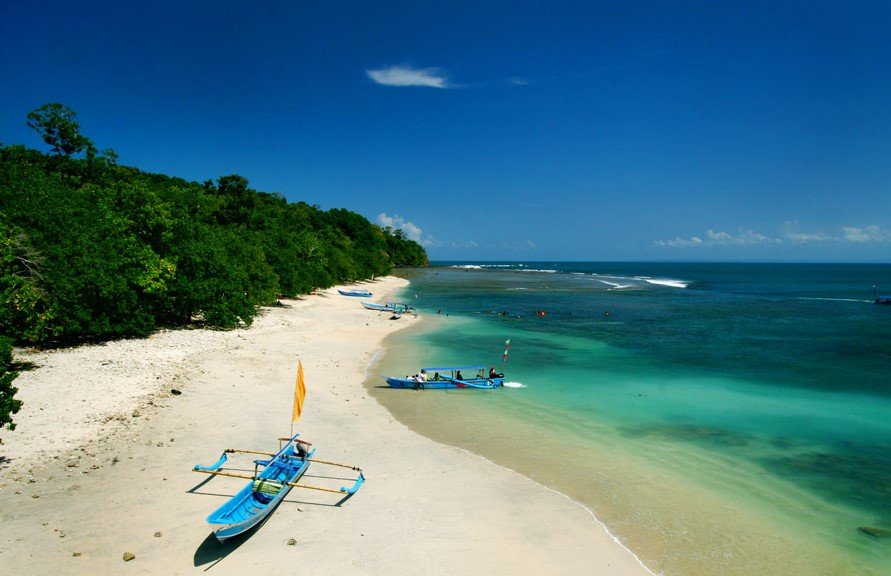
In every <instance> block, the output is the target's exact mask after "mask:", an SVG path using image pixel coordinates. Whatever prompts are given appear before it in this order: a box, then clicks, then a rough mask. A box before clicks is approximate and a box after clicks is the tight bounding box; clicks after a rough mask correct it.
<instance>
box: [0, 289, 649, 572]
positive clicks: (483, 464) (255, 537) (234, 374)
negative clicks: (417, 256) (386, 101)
mask: <svg viewBox="0 0 891 576" xmlns="http://www.w3.org/2000/svg"><path fill="white" fill-rule="evenodd" d="M407 284H408V282H407V281H405V280H402V279H397V278H393V277H388V278H386V279H384V280H378V281H377V282H374V283H371V284H367V285H366V287H369V288H371V289H372V290H373V291H374V292H375V294H376V296H375V298H374V300H378V299H383V298H385V297H386V293H388V292H392V291H395V290H397V289H399V288H401V287H403V286H405V285H407ZM379 293H380V294H379ZM413 320H414V319H413V318H409V317H404V318H403V319H402V320H400V321H399V323H398V324H397V323H396V322H391V321H389V319H388V316H381V315H377V314H373V313H369V312H368V311H366V310H364V309H362V308H361V307H360V306H359V305H358V302H357V301H356V299H350V298H346V297H340V296H338V295H337V293H336V290H335V289H334V288H332V289H329V290H326V291H324V292H323V293H322V294H321V295H320V296H318V297H316V296H307V297H306V298H305V299H303V300H297V301H288V302H286V303H285V305H284V306H283V307H281V308H270V309H265V310H264V311H263V314H261V315H259V316H258V318H257V319H256V321H255V323H254V325H253V326H252V327H251V328H249V329H243V330H236V331H232V332H212V331H180V332H176V333H174V334H176V335H179V336H178V337H179V338H182V339H183V340H182V341H180V340H177V336H173V337H171V336H167V335H166V334H169V333H165V334H162V335H159V336H158V338H155V339H154V340H153V339H152V338H149V339H146V340H140V341H123V343H121V342H114V343H109V344H107V345H101V346H95V347H88V348H84V349H83V351H81V350H82V348H83V347H82V348H78V349H72V350H69V351H50V352H40V353H38V354H39V355H42V356H40V362H43V364H41V365H40V366H38V367H36V368H34V369H32V370H28V371H26V372H23V373H22V375H21V376H20V377H19V379H17V380H16V385H17V386H18V387H19V388H20V390H21V392H20V394H22V396H21V397H22V399H23V400H25V401H26V404H25V406H23V409H22V412H20V413H19V417H18V418H17V422H18V423H19V429H18V430H17V431H16V432H12V433H10V432H7V431H4V434H3V436H4V441H5V444H3V445H2V446H0V455H2V456H5V457H7V458H10V460H8V461H6V462H4V463H3V465H2V468H0V526H2V527H3V532H2V534H0V562H2V564H3V565H4V567H6V569H8V570H9V571H10V573H16V574H30V573H44V572H47V571H50V570H58V571H59V572H61V573H65V574H94V573H97V572H100V571H102V572H115V573H116V572H117V571H120V570H122V568H121V566H122V565H126V569H127V570H130V571H136V572H137V573H142V574H181V573H187V572H193V571H194V572H198V571H202V572H203V571H206V570H208V569H209V568H211V567H212V568H213V569H214V572H216V573H222V574H236V573H238V574H240V573H243V571H244V570H245V569H257V568H258V567H261V566H263V565H264V563H270V562H276V563H279V562H281V561H288V562H300V563H301V565H302V566H303V567H304V569H305V570H307V571H308V572H310V573H322V572H326V573H356V574H358V573H368V572H369V571H371V572H373V573H381V572H384V571H386V572H387V573H393V574H414V573H417V572H418V571H419V570H420V571H423V572H425V573H441V574H452V573H455V572H458V571H460V572H465V573H469V574H483V573H491V572H493V571H496V572H498V571H502V572H503V571H506V570H511V571H513V572H518V573H527V574H532V573H540V572H542V571H545V572H553V571H554V570H558V571H560V572H569V571H578V572H584V573H589V574H629V575H631V574H647V573H648V572H647V571H646V570H644V569H643V568H642V567H641V566H640V565H639V564H638V562H637V561H635V559H634V558H633V557H632V555H631V554H630V553H628V552H627V551H626V549H625V548H624V547H622V546H621V545H619V546H617V545H616V542H615V541H614V540H613V539H612V538H611V537H610V536H609V535H608V533H607V532H606V531H605V530H602V529H601V525H600V523H599V520H598V521H596V522H592V521H591V519H592V518H594V517H593V515H591V514H590V511H587V510H583V509H581V507H580V506H579V505H577V504H576V503H574V502H573V501H571V500H570V499H569V498H568V497H566V496H564V495H563V494H560V493H557V492H555V491H553V490H551V489H550V488H547V487H544V486H543V485H540V484H537V483H535V482H534V481H532V480H530V479H528V478H526V477H525V476H522V475H520V474H518V473H516V472H513V471H512V470H509V469H506V468H502V467H500V466H497V465H495V464H493V463H491V462H490V461H488V460H486V459H485V458H483V457H481V456H477V455H475V454H471V453H469V452H467V451H464V450H461V449H457V448H453V447H450V446H446V445H442V444H439V443H437V442H435V441H433V440H430V439H428V438H425V437H422V436H420V435H418V434H417V433H415V432H413V431H411V430H410V429H408V428H407V427H406V426H404V425H402V424H401V423H399V422H397V421H395V420H394V419H393V418H392V417H391V414H390V413H389V411H388V410H387V409H386V408H384V407H383V406H382V405H381V404H379V403H378V402H377V401H376V400H375V399H373V398H371V397H370V396H369V395H368V394H367V391H366V389H365V387H364V385H363V382H364V381H365V373H366V372H367V369H368V366H369V364H370V362H371V359H372V357H373V356H375V355H376V354H377V353H379V351H380V349H381V347H382V343H383V340H384V338H385V337H386V335H388V334H390V333H392V332H395V331H396V330H397V329H399V328H401V327H403V326H405V325H408V324H410V323H411V322H412V321H413ZM171 338H172V340H171V341H170V342H168V344H171V346H172V349H168V350H167V354H166V356H165V354H164V353H160V351H161V350H163V349H164V348H163V346H161V343H162V342H166V341H167V340H165V339H171ZM198 341H200V342H201V346H197V345H196V344H194V343H195V342H198ZM190 342H191V343H192V344H189V343H190ZM97 351H98V352H99V353H98V354H97ZM66 352H67V354H66ZM109 354H113V355H115V356H114V357H113V358H111V360H112V361H110V362H108V363H107V364H102V360H103V359H102V357H104V356H105V357H107V356H108V355H109ZM79 355H83V357H78V356H79ZM298 358H300V359H302V361H303V364H304V371H305V373H306V381H307V397H306V404H305V406H304V413H303V416H302V418H301V420H300V422H298V423H297V424H296V429H297V430H298V431H300V432H301V435H302V437H303V438H305V439H308V440H310V441H312V442H314V443H315V445H316V446H317V447H318V448H319V449H320V452H319V455H320V457H321V458H325V459H329V460H336V461H341V462H345V463H350V464H358V465H361V466H362V468H363V469H364V470H365V471H366V476H367V478H368V482H367V483H366V485H365V486H363V488H362V489H361V490H360V491H359V492H358V493H357V494H356V495H355V496H354V497H353V498H352V499H351V500H349V501H348V502H346V503H345V504H344V505H343V506H342V507H332V502H331V501H330V499H326V498H325V495H321V496H317V495H315V494H307V492H309V491H307V490H302V491H300V490H293V491H292V492H291V494H289V496H288V498H286V500H285V502H283V504H282V505H281V506H280V507H279V509H278V510H277V511H276V512H275V513H274V514H272V515H271V517H270V518H269V521H268V522H267V523H266V524H264V525H263V526H262V527H260V529H259V530H257V531H256V532H254V533H252V534H251V536H250V537H249V538H246V539H244V540H241V541H238V542H235V543H233V544H230V545H219V544H217V543H216V541H215V539H214V538H213V536H212V535H210V532H211V530H210V526H209V525H207V524H206V523H205V521H204V518H205V517H206V516H207V515H208V514H209V513H210V512H211V511H212V510H213V509H214V508H215V507H217V506H219V505H220V504H221V503H222V502H224V501H225V500H226V498H227V497H228V496H229V495H231V494H233V493H234V492H235V491H237V490H238V489H239V488H240V487H241V485H242V484H243V482H241V481H235V480H231V479H223V478H217V479H214V480H213V481H212V482H209V483H208V482H204V480H205V479H204V478H195V475H194V474H193V473H191V467H192V466H193V465H194V464H196V463H207V462H209V461H211V460H214V459H216V457H217V456H218V455H219V453H220V452H221V451H222V449H223V448H227V447H231V446H237V447H241V448H253V449H268V448H269V447H270V444H271V443H272V440H273V439H274V438H277V437H279V436H281V435H282V433H283V432H284V431H285V430H286V427H287V425H288V420H289V419H290V410H291V402H290V400H291V395H292V394H293V386H294V376H295V371H296V363H297V359H298ZM18 359H19V360H20V361H22V360H23V361H28V360H29V358H27V357H25V358H18ZM97 360H99V362H98V366H96V365H95V364H97ZM105 360H108V358H105ZM33 361H34V362H35V364H37V363H38V362H37V358H36V357H35V358H34V360H33ZM85 362H86V363H85ZM90 362H92V363H93V364H94V365H90V364H89V363H90ZM143 362H146V363H148V364H143ZM146 366H148V367H149V368H152V369H154V370H155V371H152V370H148V371H147V370H146ZM109 367H111V368H109ZM113 369H117V370H118V371H119V372H120V373H119V374H117V376H116V377H117V380H116V381H114V382H113V383H112V384H111V385H110V386H111V389H117V388H119V387H122V386H125V387H126V386H127V383H129V388H128V390H129V391H131V392H134V393H133V395H132V397H128V398H130V399H129V400H127V401H126V402H130V404H127V405H126V408H124V407H123V405H120V406H118V405H116V403H115V401H114V400H113V399H112V401H111V404H112V406H111V408H110V409H108V410H105V409H104V407H103V405H102V404H101V403H90V402H92V401H95V399H94V400H91V401H88V400H87V399H86V398H83V397H78V396H77V394H78V393H80V392H81V391H80V388H79V387H86V388H87V389H90V386H89V385H90V384H93V385H94V386H96V387H98V389H100V390H101V389H102V388H101V385H100V384H99V383H98V382H99V381H100V380H101V381H102V382H103V383H106V384H107V382H105V381H106V380H107V379H108V378H109V377H110V375H109V372H112V371H114V370H113ZM128 370H132V371H133V374H128V372H127V371H128ZM146 376H148V378H146ZM128 378H130V379H129V380H128ZM40 379H43V380H40ZM72 379H75V382H73V383H72ZM38 380H39V381H40V384H39V386H40V387H41V388H45V390H43V392H45V393H47V395H48V397H49V398H55V399H56V400H57V401H58V404H50V403H47V404H45V405H38V404H36V403H35V400H34V396H33V395H32V394H31V392H30V391H26V390H28V389H29V388H30V387H31V386H32V384H33V383H34V382H36V381H38ZM112 380H114V378H112ZM141 386H144V387H146V388H148V389H149V391H148V392H147V393H143V390H144V389H143V388H142V387H141ZM171 388H177V389H179V390H180V391H181V392H182V393H181V394H180V395H172V394H171V393H170V391H169V390H170V389H171ZM100 395H101V394H100ZM105 398H106V399H108V398H109V395H108V394H105ZM133 398H136V399H137V401H136V404H135V406H134V404H133ZM66 403H67V405H66ZM72 404H74V405H75V406H77V407H78V408H81V410H80V411H78V410H76V409H75V410H72V409H71V405H72ZM79 405H83V406H79ZM88 406H89V408H88ZM60 407H61V408H62V410H61V411H59V412H57V413H54V414H50V413H49V412H48V411H50V412H51V411H53V410H59V408H60ZM115 407H117V408H118V409H117V411H116V412H115V410H114V408H115ZM40 408H43V410H40ZM84 409H86V410H84ZM84 412H86V414H84ZM38 413H41V414H42V415H40V416H39V415H38ZM75 413H77V414H79V415H80V416H81V417H82V419H83V418H86V419H87V420H88V422H89V417H90V414H93V420H92V423H93V424H95V425H96V426H97V427H96V428H90V427H89V426H88V427H87V428H90V429H89V430H88V431H87V432H86V433H85V434H86V435H85V436H77V437H76V438H74V439H72V438H70V437H67V436H66V434H62V433H60V425H59V423H58V422H59V421H64V417H65V415H66V414H68V415H71V416H73V415H75ZM109 416H111V417H110V418H109ZM106 418H108V419H107V420H105V421H104V422H103V420H104V419H106ZM39 420H44V421H45V423H46V424H45V426H44V427H43V430H42V433H39V434H36V433H35V430H36V429H37V428H38V425H37V424H35V423H36V422H38V421H39ZM63 426H64V430H65V431H66V432H71V433H74V432H77V431H78V430H79V428H78V427H76V426H73V425H65V424H63ZM29 429H30V431H29V432H28V434H31V435H34V438H36V440H34V442H37V444H34V445H33V446H32V451H31V455H30V456H27V455H23V453H22V451H21V450H19V452H16V450H17V448H15V447H14V446H16V445H17V444H14V442H16V440H17V439H18V438H20V437H23V436H25V435H26V434H25V431H26V430H29ZM77 438H86V439H87V442H85V443H84V442H82V441H81V440H78V439H77ZM49 440H53V442H52V443H51V444H50V442H49ZM40 442H42V445H41V444H40ZM78 443H81V445H80V446H77V444H78ZM37 446H41V449H37V448H36V447H37ZM11 454H17V455H16V456H15V458H14V459H13V458H11V457H10V455H11ZM37 463H40V465H38V464H37ZM308 474H311V475H314V476H316V477H317V478H314V479H313V481H312V482H311V483H312V484H319V482H320V480H319V478H318V477H319V476H321V478H322V479H324V478H326V477H327V478H328V479H329V480H333V481H334V482H341V481H342V479H341V478H339V476H338V475H337V474H333V475H332V473H331V471H330V470H325V469H323V468H320V467H312V468H311V469H310V471H309V472H308ZM332 476H333V478H331V477H332ZM308 483H309V480H308ZM297 492H299V494H298V493H297ZM594 519H595V520H596V518H594ZM292 538H293V539H294V540H295V541H296V543H295V544H294V545H288V541H289V540H290V539H292ZM125 552H132V553H133V554H135V556H136V558H135V559H134V560H133V561H131V562H129V563H126V564H125V563H124V561H123V560H122V554H123V553H125Z"/></svg>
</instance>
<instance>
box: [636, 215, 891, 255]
mask: <svg viewBox="0 0 891 576" xmlns="http://www.w3.org/2000/svg"><path fill="white" fill-rule="evenodd" d="M800 228H801V225H800V224H799V222H798V221H797V220H794V221H788V222H784V223H783V225H782V227H781V233H780V234H781V237H779V238H773V237H771V236H766V235H764V234H761V233H760V232H755V231H754V230H751V229H742V228H740V229H739V230H738V232H737V233H736V234H729V233H727V232H715V231H714V230H709V231H708V232H706V236H705V239H703V238H700V237H698V236H692V237H690V238H688V239H687V238H680V237H675V238H674V239H673V240H656V241H655V242H654V243H655V244H656V245H657V246H666V247H669V248H690V247H699V246H754V245H758V244H784V243H789V244H811V243H827V242H834V243H839V244H844V243H850V244H865V243H885V242H887V243H891V231H888V230H883V229H882V228H881V227H880V226H876V225H871V226H865V227H859V226H842V227H841V228H840V229H839V231H838V232H837V233H834V234H828V233H825V232H819V231H818V232H805V231H801V230H800Z"/></svg>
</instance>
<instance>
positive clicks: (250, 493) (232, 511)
mask: <svg viewBox="0 0 891 576" xmlns="http://www.w3.org/2000/svg"><path fill="white" fill-rule="evenodd" d="M309 456H311V454H309V455H307V456H303V457H301V456H298V455H297V454H296V453H295V451H294V449H293V447H291V446H289V447H288V449H287V450H286V451H285V452H284V453H283V454H282V455H280V456H277V457H276V458H275V459H274V460H272V461H271V462H269V463H268V464H266V467H265V468H264V470H263V472H262V473H261V474H259V475H258V476H257V480H256V481H254V480H252V481H251V482H249V483H248V484H247V485H246V486H245V487H244V488H242V489H241V490H239V491H238V493H237V494H235V495H234V496H233V497H232V498H230V499H229V501H227V502H226V503H224V504H223V505H222V506H220V507H219V508H217V509H216V510H215V511H214V512H213V513H212V514H211V515H210V516H208V517H207V522H208V523H210V524H215V525H222V527H221V528H218V529H217V530H215V531H214V536H216V538H217V540H219V541H220V542H225V541H226V540H228V539H229V538H232V537H234V536H238V535H239V534H243V533H245V532H247V531H249V530H251V529H252V528H255V527H256V526H258V525H259V524H261V523H262V522H263V521H264V520H265V519H266V518H267V517H268V516H269V515H270V514H271V513H272V512H273V511H274V510H275V509H276V507H277V506H278V505H279V504H280V503H281V501H282V500H284V499H285V497H286V496H287V495H288V493H289V492H290V491H291V486H289V485H288V483H290V482H297V480H299V479H300V477H301V476H303V474H304V473H305V472H306V470H307V469H308V468H309V464H310V462H309V460H308V458H309ZM257 482H265V483H267V485H269V483H274V484H272V485H273V486H275V485H281V488H280V489H278V490H277V491H276V493H274V494H270V493H269V492H264V491H261V490H258V489H256V486H257V484H256V483H257Z"/></svg>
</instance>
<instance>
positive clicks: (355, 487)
mask: <svg viewBox="0 0 891 576" xmlns="http://www.w3.org/2000/svg"><path fill="white" fill-rule="evenodd" d="M192 471H193V472H200V473H202V474H210V475H213V476H226V477H227V478H241V479H243V480H256V479H257V477H256V476H255V475H248V474H236V473H234V472H225V471H223V470H200V469H197V468H193V469H192ZM363 482H365V476H364V475H363V474H362V473H361V472H360V473H359V478H357V479H356V484H354V485H353V487H352V488H346V487H341V488H340V490H335V489H334V488H324V487H322V486H310V485H309V484H298V483H297V482H284V483H283V484H284V485H285V486H290V487H292V488H306V489H308V490H320V491H322V492H333V493H334V494H353V493H355V492H356V490H358V489H359V487H360V486H361V485H362V483H363Z"/></svg>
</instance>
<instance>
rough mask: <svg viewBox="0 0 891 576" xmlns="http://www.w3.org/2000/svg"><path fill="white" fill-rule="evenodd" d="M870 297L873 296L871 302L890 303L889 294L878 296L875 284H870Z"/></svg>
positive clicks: (890, 297)
mask: <svg viewBox="0 0 891 576" xmlns="http://www.w3.org/2000/svg"><path fill="white" fill-rule="evenodd" d="M872 297H873V302H874V303H875V304H888V305H891V296H879V295H878V294H877V293H876V285H875V284H873V285H872Z"/></svg>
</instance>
